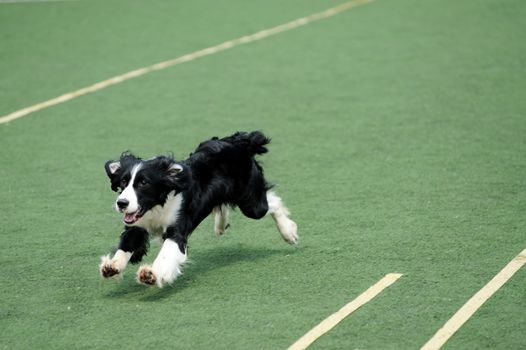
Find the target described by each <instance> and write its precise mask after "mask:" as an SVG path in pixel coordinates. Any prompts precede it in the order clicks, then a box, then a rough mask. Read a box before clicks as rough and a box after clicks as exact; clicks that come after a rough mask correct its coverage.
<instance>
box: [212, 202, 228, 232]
mask: <svg viewBox="0 0 526 350" xmlns="http://www.w3.org/2000/svg"><path fill="white" fill-rule="evenodd" d="M212 212H213V213H214V232H215V233H216V234H217V235H218V236H221V235H222V234H223V233H225V231H226V229H227V228H228V227H229V226H230V224H229V223H228V217H229V214H230V209H229V208H228V206H227V205H224V204H223V205H218V206H217V207H215V208H214V209H213V211H212Z"/></svg>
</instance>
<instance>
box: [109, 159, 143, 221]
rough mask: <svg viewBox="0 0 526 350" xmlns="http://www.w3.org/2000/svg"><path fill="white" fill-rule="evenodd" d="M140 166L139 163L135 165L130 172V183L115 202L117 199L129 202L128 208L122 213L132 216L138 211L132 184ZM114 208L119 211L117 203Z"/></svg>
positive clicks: (137, 202)
mask: <svg viewBox="0 0 526 350" xmlns="http://www.w3.org/2000/svg"><path fill="white" fill-rule="evenodd" d="M141 166H142V164H141V163H139V164H137V165H135V166H134V167H133V169H132V171H131V178H130V182H129V183H128V186H126V188H125V189H124V191H122V193H121V194H120V195H119V197H117V201H118V200H119V199H125V200H127V201H128V202H129V204H128V207H127V208H126V210H125V211H124V212H125V213H128V214H132V213H135V212H136V211H137V210H138V209H139V201H138V199H137V193H135V188H133V183H134V182H135V176H136V175H137V173H138V172H139V170H140V169H141ZM115 208H116V209H117V211H119V207H118V206H117V202H115Z"/></svg>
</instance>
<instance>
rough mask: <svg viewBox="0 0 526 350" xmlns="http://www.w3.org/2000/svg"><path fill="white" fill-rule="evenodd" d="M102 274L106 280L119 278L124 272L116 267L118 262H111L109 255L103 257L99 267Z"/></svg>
mask: <svg viewBox="0 0 526 350" xmlns="http://www.w3.org/2000/svg"><path fill="white" fill-rule="evenodd" d="M99 270H100V274H101V276H102V277H104V278H110V277H119V276H121V273H122V271H121V270H119V269H118V268H117V266H116V262H115V261H113V260H111V259H110V257H109V256H108V255H106V256H103V257H101V263H100V266H99Z"/></svg>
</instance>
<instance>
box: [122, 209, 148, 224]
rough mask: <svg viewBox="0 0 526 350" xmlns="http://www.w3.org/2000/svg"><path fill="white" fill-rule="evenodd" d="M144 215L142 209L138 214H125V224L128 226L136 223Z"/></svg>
mask: <svg viewBox="0 0 526 350" xmlns="http://www.w3.org/2000/svg"><path fill="white" fill-rule="evenodd" d="M143 215H144V212H143V210H142V209H141V208H139V209H138V210H137V211H136V212H133V213H124V223H125V224H127V225H131V224H134V223H136V222H137V221H138V220H139V219H140V218H142V216H143Z"/></svg>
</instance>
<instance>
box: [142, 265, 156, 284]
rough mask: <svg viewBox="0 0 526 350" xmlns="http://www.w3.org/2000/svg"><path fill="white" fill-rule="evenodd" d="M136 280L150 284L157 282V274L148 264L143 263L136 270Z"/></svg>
mask: <svg viewBox="0 0 526 350" xmlns="http://www.w3.org/2000/svg"><path fill="white" fill-rule="evenodd" d="M137 281H138V282H139V283H142V284H148V285H150V286H152V285H154V284H155V283H156V282H157V276H156V275H155V273H154V272H153V271H152V267H151V266H150V265H143V266H141V267H140V268H139V271H137Z"/></svg>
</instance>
